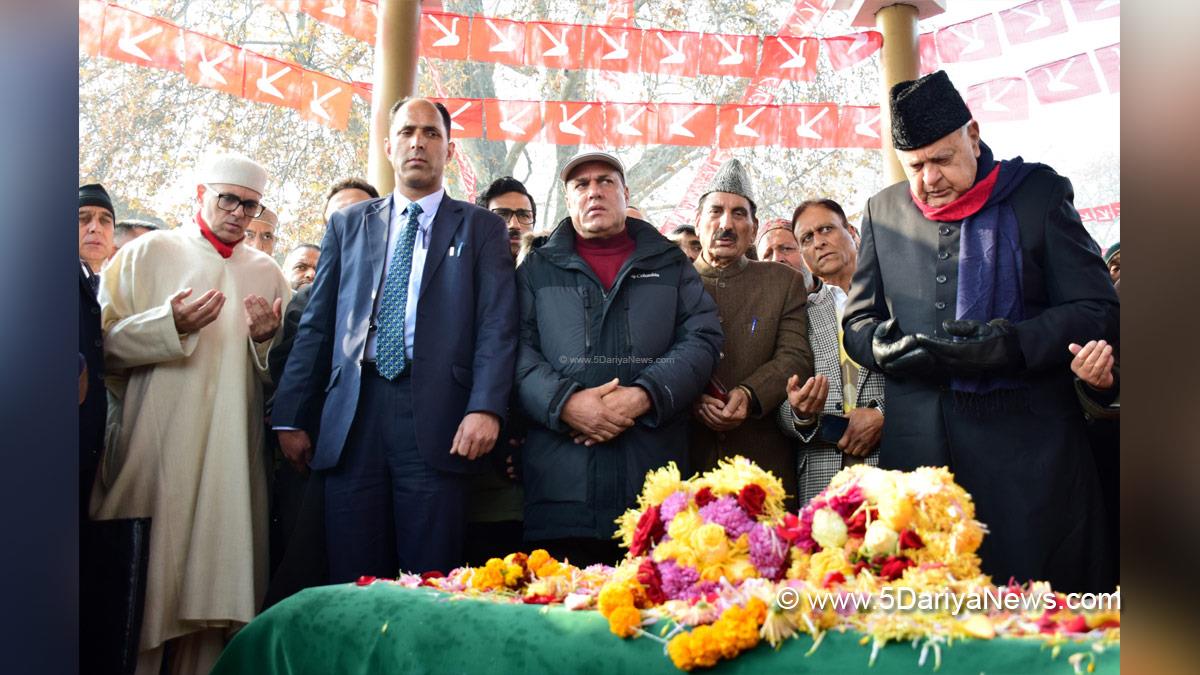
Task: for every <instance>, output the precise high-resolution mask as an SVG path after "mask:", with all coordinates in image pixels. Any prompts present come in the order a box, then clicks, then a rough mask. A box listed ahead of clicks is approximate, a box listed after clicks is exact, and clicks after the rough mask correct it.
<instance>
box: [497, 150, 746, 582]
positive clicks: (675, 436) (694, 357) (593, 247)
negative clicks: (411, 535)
mask: <svg viewBox="0 0 1200 675" xmlns="http://www.w3.org/2000/svg"><path fill="white" fill-rule="evenodd" d="M559 177H560V178H561V179H562V181H563V187H564V189H565V191H566V201H567V212H568V213H569V217H567V218H565V219H563V220H562V221H561V222H560V223H559V224H558V225H557V226H556V227H555V229H554V231H553V232H551V233H550V235H549V236H548V237H545V238H541V239H539V240H537V241H535V243H534V248H533V249H532V250H531V251H530V252H529V254H528V256H527V257H526V258H525V261H524V263H522V264H521V266H520V267H519V268H517V290H518V293H519V294H520V299H521V345H520V351H519V355H518V358H517V391H518V396H519V399H520V402H521V406H522V408H523V409H524V412H525V413H526V414H527V415H528V416H529V419H530V420H531V422H530V427H529V435H528V438H527V440H526V441H525V445H524V447H523V450H522V453H523V456H522V469H523V471H524V487H525V539H526V541H529V542H537V543H538V545H540V546H542V547H544V548H546V549H547V550H549V551H550V552H551V553H552V554H553V555H555V556H557V557H559V558H560V559H561V558H569V559H570V560H571V562H572V563H574V564H576V565H580V566H584V565H588V564H592V563H597V562H603V563H608V564H613V563H615V562H616V561H617V560H618V559H619V558H620V557H621V551H620V549H619V548H618V546H617V543H616V542H615V541H614V540H613V532H614V530H615V529H616V527H615V525H614V520H615V519H616V518H617V517H618V516H620V515H621V514H622V513H624V511H625V509H627V508H629V507H631V506H633V504H634V502H635V500H636V497H637V494H638V491H639V490H640V489H641V486H642V480H643V478H644V477H645V475H646V473H647V472H648V471H651V470H653V469H657V468H659V467H662V466H665V465H666V464H667V463H668V462H675V463H676V464H677V465H678V466H679V468H680V470H681V471H682V472H683V473H684V474H685V475H690V470H689V467H688V453H687V429H688V418H689V412H690V410H691V405H692V402H693V401H695V399H696V398H698V397H699V396H700V392H701V391H702V390H703V388H704V385H705V383H706V382H708V379H709V377H710V376H711V375H712V372H713V369H714V368H715V367H716V363H717V359H718V355H719V353H720V348H721V343H722V340H723V338H722V335H721V328H720V325H719V323H718V321H717V311H716V305H715V304H713V301H712V299H711V298H710V297H709V296H708V294H707V293H705V292H704V288H703V286H702V285H701V283H700V277H699V275H698V274H697V273H696V270H695V268H694V267H692V264H691V261H690V260H688V258H687V256H685V255H684V254H683V252H682V251H680V250H679V248H678V247H677V246H676V245H675V244H673V243H672V242H671V241H670V240H668V239H667V238H666V237H664V236H663V235H661V234H659V232H658V231H657V230H655V229H654V227H653V226H651V225H650V224H649V223H647V222H645V221H642V220H638V219H636V218H630V217H627V216H626V215H625V208H626V206H627V205H628V199H629V187H628V186H627V185H626V183H625V166H624V165H623V164H622V163H621V160H620V159H618V158H617V157H615V156H614V155H611V154H609V153H607V152H601V151H591V152H583V153H580V154H578V155H576V156H574V157H572V158H571V159H570V160H568V161H567V163H566V164H565V165H563V168H562V171H561V172H560V173H559ZM625 543H626V544H628V543H629V542H625Z"/></svg>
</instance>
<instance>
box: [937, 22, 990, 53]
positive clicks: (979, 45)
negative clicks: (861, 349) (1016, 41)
mask: <svg viewBox="0 0 1200 675" xmlns="http://www.w3.org/2000/svg"><path fill="white" fill-rule="evenodd" d="M937 49H938V56H940V57H941V59H942V62H943V63H958V62H959V61H979V60H981V59H990V58H994V57H997V56H1000V34H999V32H998V31H997V30H996V15H995V14H984V15H983V16H981V17H979V18H977V19H972V20H970V21H963V22H962V23H956V24H954V25H953V26H946V27H945V28H942V29H940V30H938V32H937Z"/></svg>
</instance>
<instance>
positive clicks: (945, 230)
mask: <svg viewBox="0 0 1200 675" xmlns="http://www.w3.org/2000/svg"><path fill="white" fill-rule="evenodd" d="M938 233H939V234H941V235H942V236H943V237H948V236H950V228H948V227H943V228H939V229H938Z"/></svg>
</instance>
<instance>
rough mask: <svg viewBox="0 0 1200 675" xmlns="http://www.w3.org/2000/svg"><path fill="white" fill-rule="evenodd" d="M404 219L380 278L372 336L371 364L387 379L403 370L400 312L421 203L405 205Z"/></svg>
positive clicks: (404, 304)
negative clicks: (380, 293) (383, 276)
mask: <svg viewBox="0 0 1200 675" xmlns="http://www.w3.org/2000/svg"><path fill="white" fill-rule="evenodd" d="M407 212H408V222H406V223H405V224H404V230H403V231H402V232H401V233H400V241H399V242H397V243H396V248H395V250H394V251H392V262H391V264H389V265H388V273H387V279H386V280H385V281H384V282H383V298H382V299H381V300H380V301H379V314H378V316H377V317H376V324H377V325H378V327H379V333H378V335H376V339H375V367H376V368H377V369H378V370H379V374H380V375H382V376H384V377H385V378H387V379H389V380H393V379H395V378H396V376H397V375H399V374H400V373H402V372H404V368H405V367H406V366H407V365H408V359H407V358H406V356H405V354H404V313H405V310H406V309H407V308H408V277H409V276H410V275H411V274H412V262H413V246H414V245H415V244H416V241H417V230H418V229H419V228H420V225H419V224H418V222H417V218H418V217H419V216H420V215H421V205H420V204H418V203H416V202H413V203H411V204H409V205H408V210H407Z"/></svg>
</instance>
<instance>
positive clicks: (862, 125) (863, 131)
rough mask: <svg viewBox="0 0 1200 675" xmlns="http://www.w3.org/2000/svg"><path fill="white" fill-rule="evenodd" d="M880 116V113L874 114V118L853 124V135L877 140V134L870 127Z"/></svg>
mask: <svg viewBox="0 0 1200 675" xmlns="http://www.w3.org/2000/svg"><path fill="white" fill-rule="evenodd" d="M881 114H882V113H881V112H876V113H875V116H874V117H872V118H870V119H866V120H863V121H861V122H859V123H858V124H855V125H854V133H856V134H858V135H859V136H866V137H868V138H879V134H877V133H876V132H875V129H873V128H872V125H874V124H875V123H877V122H878V121H879V116H880V115H881Z"/></svg>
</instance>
